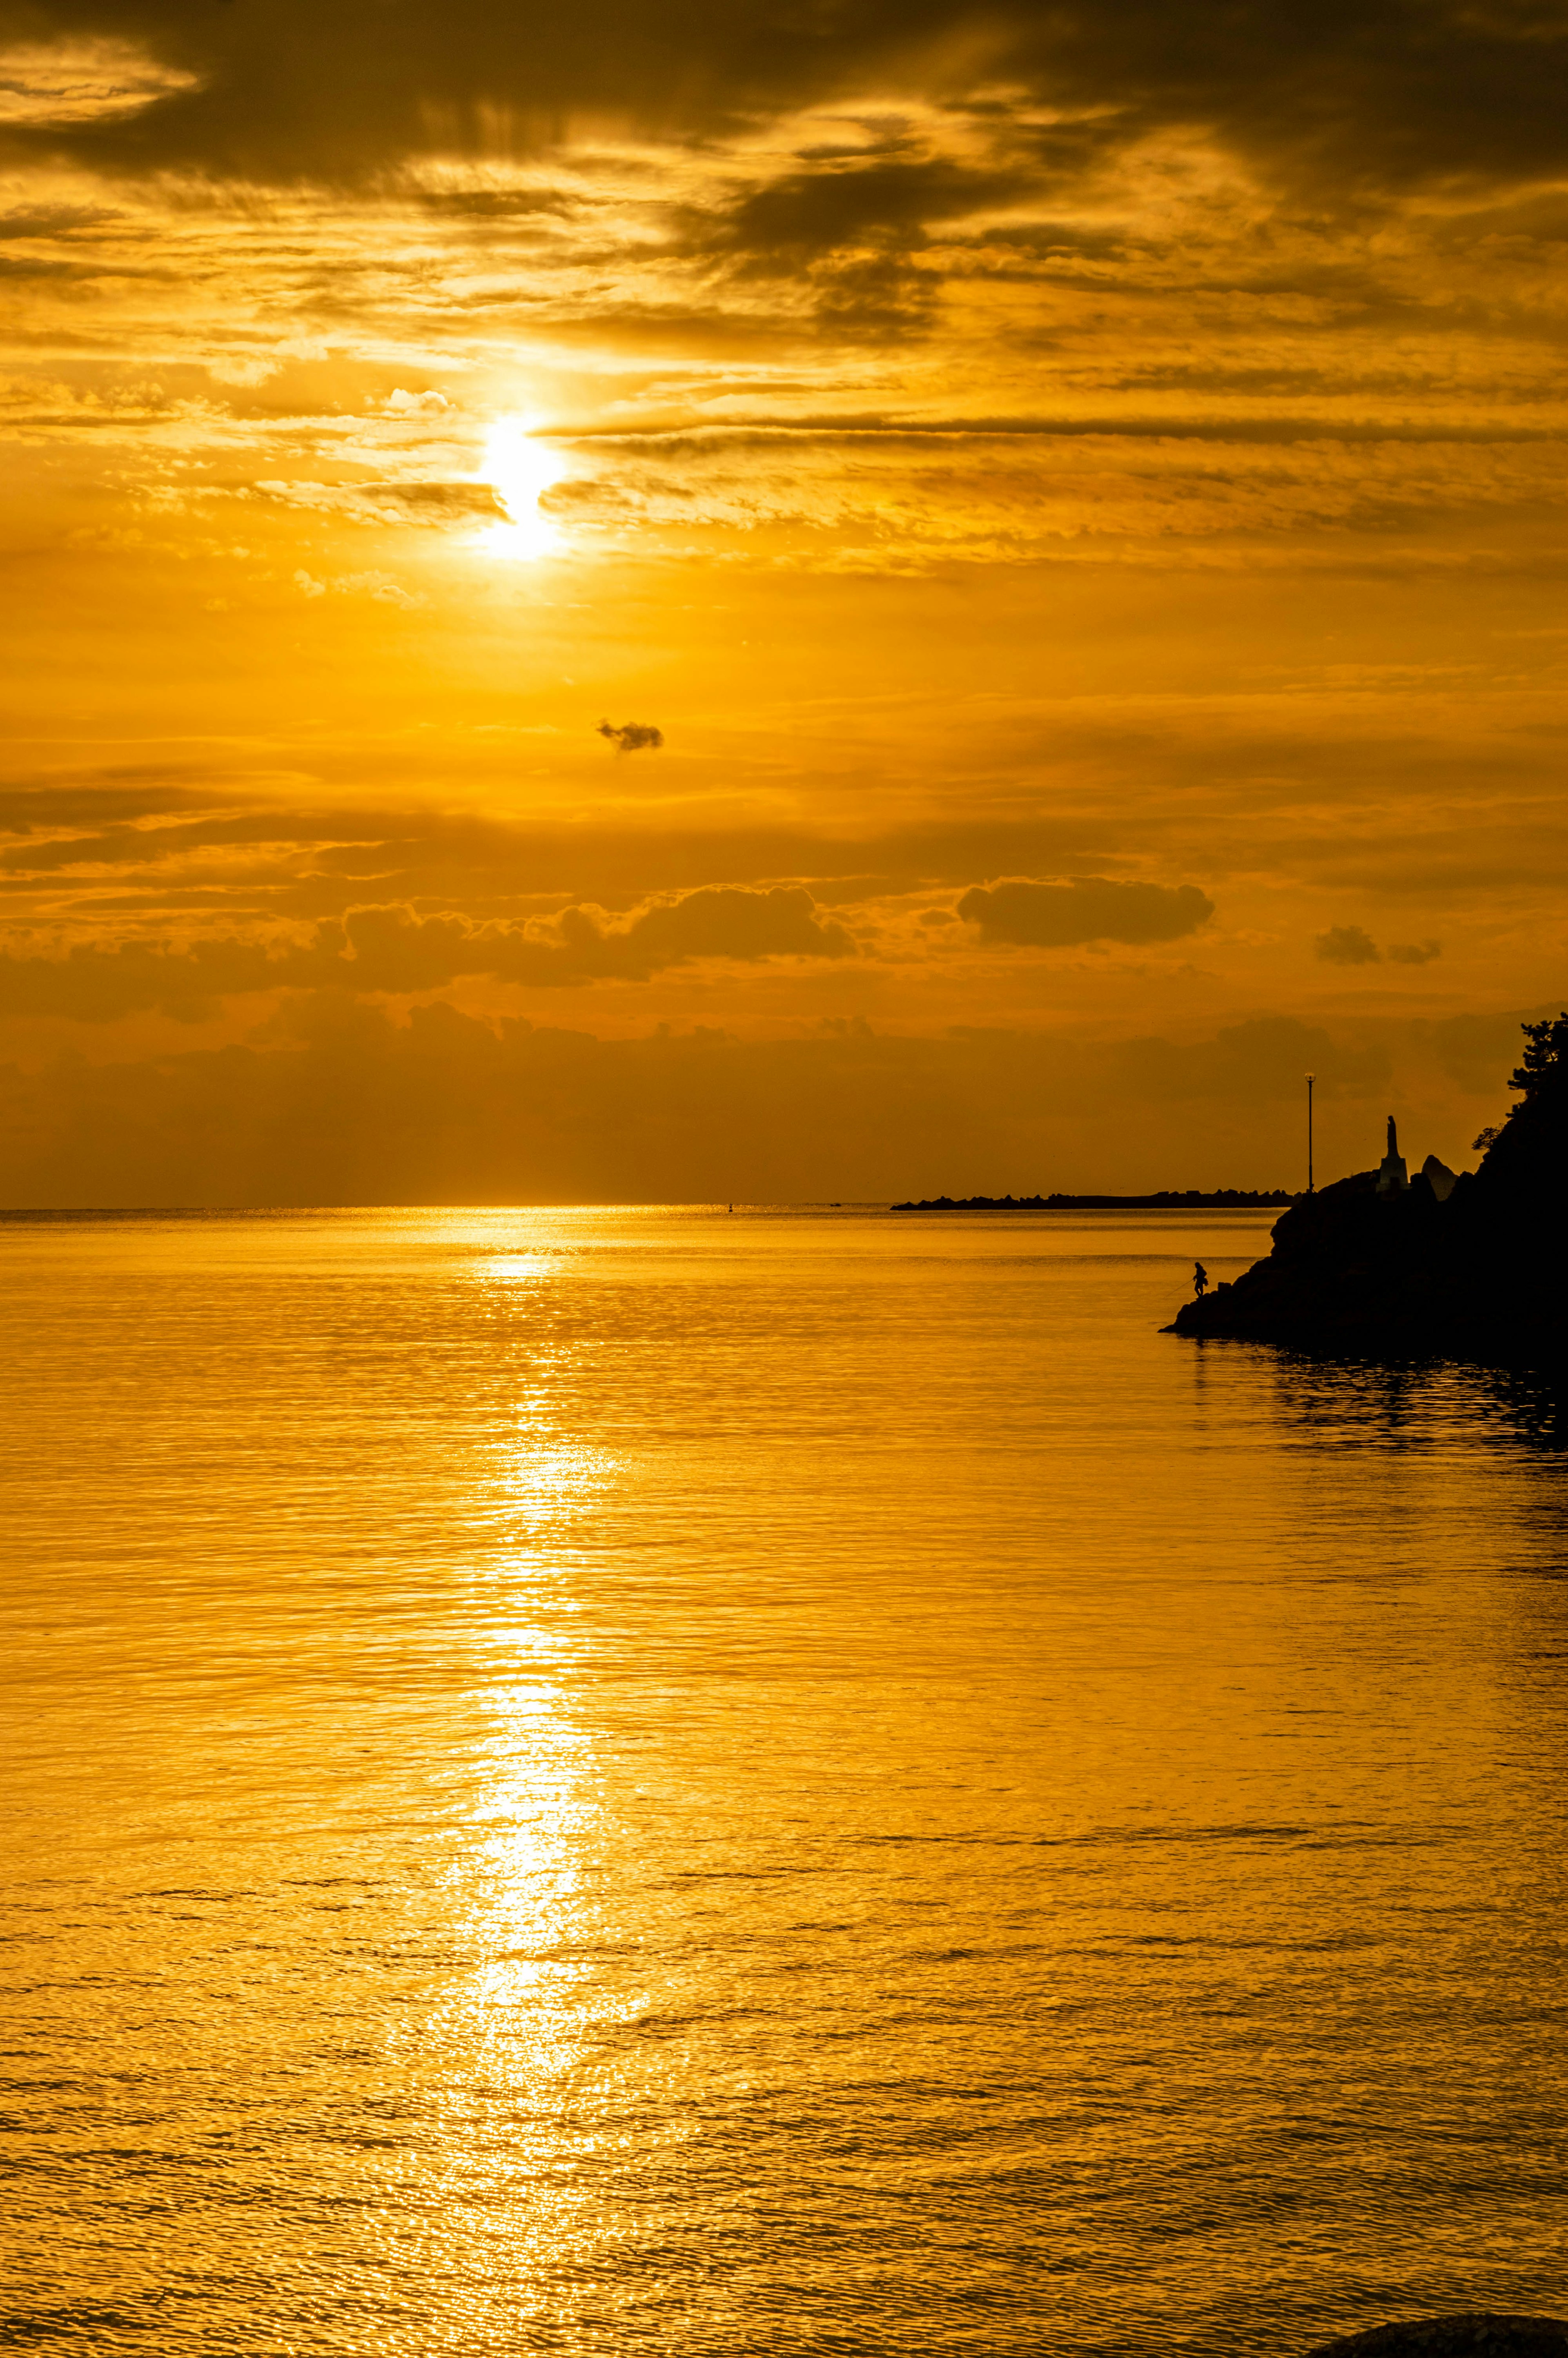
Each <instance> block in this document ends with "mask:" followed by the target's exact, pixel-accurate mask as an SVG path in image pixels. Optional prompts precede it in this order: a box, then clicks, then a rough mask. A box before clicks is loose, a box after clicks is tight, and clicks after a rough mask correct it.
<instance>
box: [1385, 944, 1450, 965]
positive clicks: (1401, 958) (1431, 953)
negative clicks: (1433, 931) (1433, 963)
mask: <svg viewBox="0 0 1568 2358" xmlns="http://www.w3.org/2000/svg"><path fill="white" fill-rule="evenodd" d="M1389 956H1390V957H1391V958H1392V960H1393V962H1394V964H1395V965H1396V966H1425V965H1427V964H1428V962H1429V961H1430V960H1431V959H1433V958H1434V957H1442V956H1443V944H1442V943H1441V942H1390V944H1389Z"/></svg>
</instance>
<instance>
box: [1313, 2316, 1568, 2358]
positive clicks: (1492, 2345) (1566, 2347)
mask: <svg viewBox="0 0 1568 2358" xmlns="http://www.w3.org/2000/svg"><path fill="white" fill-rule="evenodd" d="M1307 2358H1568V2325H1564V2324H1563V2323H1562V2322H1561V2320H1559V2319H1557V2318H1555V2317H1503V2316H1498V2315H1496V2314H1495V2313H1491V2312H1487V2311H1480V2310H1476V2311H1472V2312H1470V2313H1469V2314H1467V2315H1465V2316H1462V2317H1423V2318H1421V2319H1418V2320H1414V2321H1413V2322H1412V2323H1411V2324H1409V2325H1374V2326H1373V2327H1371V2329H1370V2330H1369V2331H1367V2332H1365V2333H1352V2334H1350V2335H1348V2336H1347V2337H1346V2339H1345V2340H1344V2341H1342V2342H1323V2343H1321V2344H1320V2345H1319V2346H1318V2348H1317V2349H1315V2350H1312V2351H1309V2352H1308V2353H1307Z"/></svg>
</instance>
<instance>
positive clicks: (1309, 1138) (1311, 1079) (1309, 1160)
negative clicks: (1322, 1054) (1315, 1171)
mask: <svg viewBox="0 0 1568 2358" xmlns="http://www.w3.org/2000/svg"><path fill="white" fill-rule="evenodd" d="M1316 1078H1317V1075H1316V1074H1315V1073H1309V1074H1308V1075H1307V1076H1306V1085H1307V1194H1308V1195H1311V1194H1312V1192H1313V1184H1312V1085H1313V1083H1314V1081H1315V1080H1316Z"/></svg>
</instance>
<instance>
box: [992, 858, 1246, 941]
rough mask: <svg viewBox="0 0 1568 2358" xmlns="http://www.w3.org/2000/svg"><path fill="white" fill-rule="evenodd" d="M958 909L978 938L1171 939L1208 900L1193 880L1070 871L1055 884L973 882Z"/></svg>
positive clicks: (1206, 911)
mask: <svg viewBox="0 0 1568 2358" xmlns="http://www.w3.org/2000/svg"><path fill="white" fill-rule="evenodd" d="M958 914H959V916H960V917H962V918H963V919H964V920H965V921H966V923H967V924H968V925H978V926H979V929H980V939H981V940H982V941H985V942H1011V943H1016V944H1019V945H1022V946H1027V947H1030V948H1035V949H1065V948H1067V947H1069V946H1071V945H1072V944H1074V943H1076V942H1173V941H1176V940H1179V939H1180V937H1181V936H1182V935H1184V934H1194V933H1196V931H1197V929H1198V927H1199V926H1200V925H1205V924H1206V923H1207V921H1208V919H1209V918H1210V917H1212V916H1213V914H1214V903H1213V902H1212V901H1211V900H1210V899H1209V897H1208V895H1207V893H1206V892H1199V891H1198V889H1197V886H1196V885H1195V884H1178V885H1171V884H1116V883H1113V882H1111V881H1110V879H1109V878H1108V877H1105V876H1075V877H1073V878H1071V879H1070V880H1069V881H1068V882H1065V883H1062V884H1034V883H1030V882H1027V881H1022V880H1021V881H1017V882H1007V883H1001V884H992V885H990V886H989V887H988V886H981V885H978V884H977V885H976V886H975V887H974V889H973V890H972V891H971V892H966V893H965V895H964V897H963V899H962V900H961V901H960V902H959V903H958Z"/></svg>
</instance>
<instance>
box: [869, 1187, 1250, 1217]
mask: <svg viewBox="0 0 1568 2358" xmlns="http://www.w3.org/2000/svg"><path fill="white" fill-rule="evenodd" d="M1294 1201H1295V1198H1294V1196H1293V1195H1291V1194H1290V1193H1289V1191H1288V1190H1287V1189H1286V1188H1283V1187H1271V1188H1268V1189H1266V1190H1265V1191H1264V1192H1263V1193H1262V1194H1259V1193H1258V1192H1257V1191H1256V1190H1249V1189H1247V1188H1244V1187H1211V1188H1207V1189H1204V1188H1201V1187H1188V1188H1187V1189H1185V1190H1184V1191H1183V1190H1181V1189H1177V1188H1173V1187H1162V1188H1161V1190H1160V1192H1159V1194H1158V1195H958V1196H953V1195H932V1196H929V1197H928V1198H927V1199H926V1201H925V1203H923V1204H894V1205H892V1207H891V1208H892V1210H893V1211H895V1212H1268V1211H1272V1210H1273V1208H1274V1206H1276V1205H1278V1204H1292V1203H1294Z"/></svg>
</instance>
